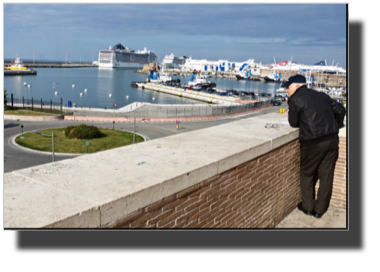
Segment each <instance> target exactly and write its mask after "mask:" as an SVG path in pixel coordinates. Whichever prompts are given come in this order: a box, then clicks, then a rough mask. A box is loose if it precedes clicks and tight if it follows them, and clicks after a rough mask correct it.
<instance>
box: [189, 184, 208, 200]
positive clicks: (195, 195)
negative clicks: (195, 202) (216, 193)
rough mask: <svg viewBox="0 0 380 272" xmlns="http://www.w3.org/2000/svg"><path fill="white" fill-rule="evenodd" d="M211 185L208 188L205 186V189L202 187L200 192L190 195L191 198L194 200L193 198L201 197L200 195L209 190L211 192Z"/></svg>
mask: <svg viewBox="0 0 380 272" xmlns="http://www.w3.org/2000/svg"><path fill="white" fill-rule="evenodd" d="M210 188H211V187H210V185H208V186H205V187H202V188H199V189H198V190H196V191H194V192H193V193H191V194H190V195H188V197H189V198H192V197H199V195H200V194H201V193H203V192H205V191H207V190H210Z"/></svg>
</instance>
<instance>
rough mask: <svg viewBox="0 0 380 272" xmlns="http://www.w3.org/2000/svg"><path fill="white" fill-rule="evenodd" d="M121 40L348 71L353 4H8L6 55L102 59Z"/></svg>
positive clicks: (159, 49) (209, 55)
mask: <svg viewBox="0 0 380 272" xmlns="http://www.w3.org/2000/svg"><path fill="white" fill-rule="evenodd" d="M117 43H121V44H123V45H124V46H125V47H128V48H131V49H135V50H136V51H137V50H143V49H144V47H146V48H147V49H148V50H151V51H153V52H155V53H156V55H157V56H158V61H159V63H161V62H162V59H163V58H164V57H165V55H169V54H171V53H173V54H174V55H176V56H178V57H180V56H183V55H186V56H188V57H190V56H191V57H192V58H193V59H208V60H219V59H223V60H229V61H235V62H241V61H245V60H248V59H254V60H255V62H257V63H259V62H262V63H263V64H269V63H273V62H274V58H275V60H276V62H280V61H282V60H290V59H292V60H293V61H295V62H298V63H303V64H314V63H317V62H319V61H320V60H327V63H328V64H329V65H331V64H332V62H333V61H334V65H335V64H337V63H339V66H342V67H343V68H346V5H345V4H313V5H311V4H267V5H266V4H4V58H5V59H14V58H15V57H16V55H17V54H18V55H19V56H20V58H21V59H22V60H32V59H33V54H34V58H35V59H36V60H41V61H44V60H45V61H47V60H60V61H65V59H66V56H67V61H80V60H81V61H93V60H97V58H98V54H99V50H102V49H107V48H108V47H109V46H114V45H115V44H117Z"/></svg>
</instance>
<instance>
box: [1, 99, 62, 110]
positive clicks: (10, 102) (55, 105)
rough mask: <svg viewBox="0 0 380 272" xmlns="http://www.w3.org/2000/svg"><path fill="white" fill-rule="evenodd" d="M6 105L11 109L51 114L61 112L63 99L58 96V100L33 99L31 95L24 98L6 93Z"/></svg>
mask: <svg viewBox="0 0 380 272" xmlns="http://www.w3.org/2000/svg"><path fill="white" fill-rule="evenodd" d="M6 100H7V106H8V107H10V108H11V109H22V110H28V111H33V112H45V113H51V114H62V113H63V112H62V110H63V99H62V98H60V101H59V102H55V101H53V100H52V99H50V101H46V100H42V98H41V99H35V98H33V97H31V98H28V99H26V98H25V97H21V98H16V97H13V94H11V95H7V99H6Z"/></svg>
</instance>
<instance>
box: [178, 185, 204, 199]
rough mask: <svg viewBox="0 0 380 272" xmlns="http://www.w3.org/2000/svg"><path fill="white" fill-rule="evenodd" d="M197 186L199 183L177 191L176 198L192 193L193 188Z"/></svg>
mask: <svg viewBox="0 0 380 272" xmlns="http://www.w3.org/2000/svg"><path fill="white" fill-rule="evenodd" d="M199 187H200V185H199V184H196V185H194V186H191V187H189V188H187V189H185V190H182V191H181V192H179V193H177V195H176V197H177V198H182V197H186V196H188V195H190V194H191V193H193V192H194V191H195V190H197V189H198V188H199Z"/></svg>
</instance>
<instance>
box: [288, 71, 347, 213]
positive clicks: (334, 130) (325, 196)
mask: <svg viewBox="0 0 380 272" xmlns="http://www.w3.org/2000/svg"><path fill="white" fill-rule="evenodd" d="M281 87H286V92H287V94H288V97H289V98H288V105H289V112H288V120H289V124H290V126H292V127H299V128H300V130H299V141H300V148H301V167H300V181H301V194H302V202H300V203H299V204H298V209H299V210H301V211H302V212H304V213H305V214H307V215H312V216H314V217H316V218H321V216H322V215H323V214H324V213H325V212H326V210H327V208H328V206H329V203H330V199H331V195H332V184H333V178H334V169H335V163H336V160H337V159H338V145H339V137H338V133H339V128H341V127H343V119H344V116H345V113H346V111H345V108H344V107H343V106H342V105H341V104H340V103H338V102H337V101H336V100H333V99H331V98H330V96H328V95H327V94H325V93H323V92H318V91H314V90H311V89H308V88H307V86H306V78H305V77H304V76H302V75H295V76H292V77H290V78H289V79H288V80H287V81H286V82H284V83H283V84H282V85H281ZM318 178H319V180H320V184H319V189H318V195H317V199H315V184H316V182H317V180H318Z"/></svg>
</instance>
